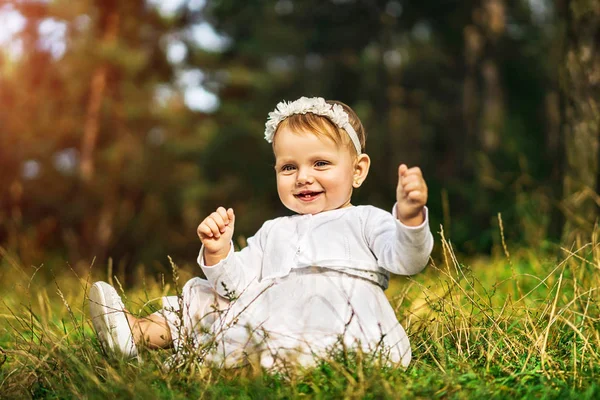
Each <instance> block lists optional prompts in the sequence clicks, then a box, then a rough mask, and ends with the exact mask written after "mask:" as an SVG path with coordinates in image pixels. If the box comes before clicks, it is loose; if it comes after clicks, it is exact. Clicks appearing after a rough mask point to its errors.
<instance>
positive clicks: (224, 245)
mask: <svg viewBox="0 0 600 400" xmlns="http://www.w3.org/2000/svg"><path fill="white" fill-rule="evenodd" d="M234 225H235V214H234V213H233V209H232V208H229V209H227V210H226V209H225V208H224V207H219V208H217V210H216V211H215V212H213V213H212V214H210V215H209V216H208V217H206V218H205V219H204V221H202V222H201V223H200V225H198V230H197V232H198V237H199V238H200V241H201V242H202V244H203V245H204V264H205V265H206V266H211V265H215V264H217V263H218V262H219V261H221V260H222V259H224V258H225V257H227V254H228V253H229V249H230V247H231V238H232V237H233V230H234Z"/></svg>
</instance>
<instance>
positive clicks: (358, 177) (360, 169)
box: [352, 153, 371, 188]
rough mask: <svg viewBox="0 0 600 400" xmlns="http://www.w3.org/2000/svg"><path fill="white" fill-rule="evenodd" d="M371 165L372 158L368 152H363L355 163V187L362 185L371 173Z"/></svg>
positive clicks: (353, 183) (353, 184)
mask: <svg viewBox="0 0 600 400" xmlns="http://www.w3.org/2000/svg"><path fill="white" fill-rule="evenodd" d="M370 166H371V159H370V158H369V156H368V155H366V154H364V153H363V154H361V155H359V156H358V157H357V159H356V163H355V165H354V177H353V182H352V186H353V187H354V188H359V187H360V185H362V183H363V182H364V181H365V179H367V175H368V174H369V167H370Z"/></svg>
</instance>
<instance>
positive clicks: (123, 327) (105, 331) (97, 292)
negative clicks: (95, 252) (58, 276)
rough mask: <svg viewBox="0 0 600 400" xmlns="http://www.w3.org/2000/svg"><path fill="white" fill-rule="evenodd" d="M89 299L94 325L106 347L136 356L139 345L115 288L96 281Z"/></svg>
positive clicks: (114, 351)
mask: <svg viewBox="0 0 600 400" xmlns="http://www.w3.org/2000/svg"><path fill="white" fill-rule="evenodd" d="M89 300H90V317H92V325H94V329H95V330H96V334H97V335H98V339H99V340H100V343H102V346H103V347H104V349H105V350H106V351H107V352H109V353H115V354H120V355H122V356H124V357H126V358H132V357H135V356H136V355H137V347H136V345H135V342H134V341H133V335H132V333H131V327H130V326H129V322H128V321H127V316H126V315H125V306H124V305H123V301H122V300H121V297H120V296H119V294H118V293H117V291H116V290H115V288H113V287H112V286H111V285H109V284H108V283H106V282H96V283H94V284H93V285H92V287H91V288H90V294H89Z"/></svg>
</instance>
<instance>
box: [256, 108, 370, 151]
mask: <svg viewBox="0 0 600 400" xmlns="http://www.w3.org/2000/svg"><path fill="white" fill-rule="evenodd" d="M306 113H313V114H316V115H322V116H324V117H327V118H329V119H330V120H331V122H333V123H334V124H335V125H337V127H338V128H341V129H343V130H345V131H346V132H347V133H348V136H350V140H352V143H353V144H354V147H355V148H356V152H357V153H358V154H361V146H360V141H359V140H358V135H357V134H356V131H355V130H354V128H353V127H352V125H350V118H349V117H348V113H347V112H346V111H344V108H343V107H342V106H341V105H339V104H333V105H331V104H328V103H327V102H326V101H325V99H324V98H322V97H310V98H309V97H300V98H299V99H298V100H296V101H291V102H287V103H286V102H285V101H282V102H280V103H279V104H277V107H275V110H273V111H272V112H270V113H269V118H267V123H266V124H265V140H266V141H267V142H269V143H272V142H273V136H274V135H275V131H276V130H277V127H278V126H279V124H280V123H281V121H283V120H284V119H286V118H287V117H289V116H290V115H294V114H306Z"/></svg>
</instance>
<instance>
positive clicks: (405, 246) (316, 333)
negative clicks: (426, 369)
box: [163, 206, 433, 368]
mask: <svg viewBox="0 0 600 400" xmlns="http://www.w3.org/2000/svg"><path fill="white" fill-rule="evenodd" d="M394 208H395V207H394ZM232 247H233V246H232ZM432 247H433V237H432V235H431V232H430V230H429V226H428V220H427V210H425V222H424V223H423V224H422V225H420V226H418V227H408V226H405V225H403V224H402V223H400V222H399V221H398V220H397V219H396V218H395V216H393V215H392V214H390V213H388V212H385V211H383V210H381V209H378V208H375V207H372V206H358V207H347V208H342V209H338V210H331V211H326V212H322V213H319V214H315V215H294V216H291V217H281V218H277V219H274V220H270V221H267V222H265V224H264V225H263V226H262V227H261V229H260V230H259V231H258V232H257V233H256V235H255V236H254V237H252V238H249V239H248V246H247V247H246V248H244V249H242V250H241V251H238V252H233V250H232V251H231V252H230V253H229V255H228V256H227V257H226V258H225V259H224V260H222V261H221V262H219V263H218V264H216V265H214V266H210V267H207V266H205V265H204V263H203V250H202V249H201V250H200V255H199V257H198V262H199V264H200V266H201V267H202V270H203V271H204V273H205V274H206V277H207V280H203V279H200V278H194V279H192V280H190V281H189V282H188V283H186V285H185V287H184V289H183V292H182V295H183V296H182V298H181V303H180V304H178V302H177V300H176V299H175V298H173V297H169V298H166V299H165V300H164V301H165V303H166V304H167V306H166V307H165V311H163V315H165V317H166V318H167V321H168V322H169V326H170V329H171V334H172V337H173V339H174V344H175V347H176V348H183V347H185V345H186V343H192V346H195V347H198V348H201V347H202V346H203V344H205V343H208V342H209V341H210V340H211V339H212V341H210V343H211V348H210V351H208V350H207V352H206V358H207V359H210V360H211V361H213V362H218V363H222V364H223V365H236V364H238V363H240V362H244V361H247V360H248V359H255V360H257V361H259V362H260V363H261V365H262V366H264V367H266V368H270V367H273V366H276V365H281V364H282V363H287V362H294V363H299V364H302V365H310V364H311V363H312V362H313V361H314V360H315V356H322V355H325V354H327V351H328V350H329V349H331V348H333V347H334V346H344V347H346V348H348V347H354V348H357V347H360V348H361V349H362V350H364V351H368V352H375V354H377V355H378V356H380V357H383V358H384V361H385V362H389V363H394V364H402V365H403V366H407V365H408V363H409V362H410V359H411V351H410V344H409V341H408V337H407V335H406V333H405V331H404V329H403V328H402V326H401V325H400V324H399V323H398V321H397V319H396V315H395V313H394V310H393V309H392V307H391V305H390V303H389V301H388V300H387V298H386V296H385V294H384V289H386V288H387V284H388V281H389V273H390V272H392V273H396V274H402V275H412V274H415V273H417V272H419V271H421V270H422V269H423V268H424V267H425V265H426V264H427V261H428V258H429V255H430V253H431V250H432ZM226 298H228V299H229V300H232V301H229V300H226ZM169 305H170V307H169ZM169 309H171V310H172V311H167V310H169ZM175 310H180V312H179V313H178V312H176V311H175ZM186 341H188V342H186Z"/></svg>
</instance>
